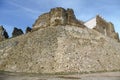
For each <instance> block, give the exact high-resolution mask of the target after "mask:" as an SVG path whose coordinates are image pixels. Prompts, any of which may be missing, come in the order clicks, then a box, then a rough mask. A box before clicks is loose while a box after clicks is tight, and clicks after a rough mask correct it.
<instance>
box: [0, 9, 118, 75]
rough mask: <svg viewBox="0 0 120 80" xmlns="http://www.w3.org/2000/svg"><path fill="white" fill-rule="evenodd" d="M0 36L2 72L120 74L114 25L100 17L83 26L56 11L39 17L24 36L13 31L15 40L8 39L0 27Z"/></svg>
mask: <svg viewBox="0 0 120 80" xmlns="http://www.w3.org/2000/svg"><path fill="white" fill-rule="evenodd" d="M0 33H1V34H0V41H1V42H0V70H2V71H10V72H28V73H70V72H71V73H73V72H76V73H81V72H97V71H99V72H101V71H118V70H120V43H118V42H117V41H118V40H119V37H118V34H117V33H116V32H115V30H114V26H113V24H112V23H109V22H107V21H105V20H104V19H103V18H101V17H100V16H96V17H95V18H93V19H91V20H89V21H87V22H82V21H80V20H78V19H76V17H75V15H74V12H73V10H72V9H67V10H66V9H63V8H60V7H58V8H53V9H51V10H50V12H48V13H45V14H43V15H41V16H39V17H38V19H37V20H36V21H35V23H34V25H33V27H32V29H31V28H29V27H27V28H26V34H23V31H22V30H21V29H18V28H14V30H13V32H12V37H14V38H10V39H7V38H8V36H7V35H6V30H5V29H4V28H3V27H1V28H0ZM20 35H21V36H20ZM17 36H18V37H17ZM5 39H7V40H5ZM3 40H4V41H3Z"/></svg>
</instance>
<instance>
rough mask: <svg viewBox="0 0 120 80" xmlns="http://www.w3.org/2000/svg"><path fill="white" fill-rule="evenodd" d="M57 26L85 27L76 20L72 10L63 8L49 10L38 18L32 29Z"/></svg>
mask: <svg viewBox="0 0 120 80" xmlns="http://www.w3.org/2000/svg"><path fill="white" fill-rule="evenodd" d="M57 25H74V26H78V27H82V28H83V27H85V26H84V25H83V23H82V22H81V21H79V20H77V19H76V17H75V15H74V11H73V10H72V9H67V10H65V9H64V8H61V7H57V8H53V9H51V10H50V12H48V13H45V14H43V15H41V16H39V18H38V19H37V20H36V21H35V23H34V25H33V29H34V28H40V27H48V26H57Z"/></svg>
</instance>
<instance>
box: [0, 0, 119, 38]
mask: <svg viewBox="0 0 120 80" xmlns="http://www.w3.org/2000/svg"><path fill="white" fill-rule="evenodd" d="M55 7H63V8H65V9H67V8H72V9H73V10H74V13H75V15H76V17H77V19H79V20H82V21H84V22H86V21H88V20H90V19H91V18H93V17H95V16H96V15H98V14H99V15H100V16H102V17H103V18H104V19H105V20H107V21H108V22H112V23H113V24H114V26H115V30H116V32H118V33H119V34H120V28H119V27H120V10H119V9H120V0H0V25H3V26H4V28H5V29H6V31H7V32H8V33H9V36H11V33H12V31H13V28H14V27H17V28H20V29H22V30H23V31H25V29H26V27H27V26H29V27H32V25H33V24H34V22H35V20H36V19H37V18H38V16H40V15H41V14H43V13H46V12H49V11H50V9H51V8H55Z"/></svg>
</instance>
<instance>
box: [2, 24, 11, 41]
mask: <svg viewBox="0 0 120 80" xmlns="http://www.w3.org/2000/svg"><path fill="white" fill-rule="evenodd" d="M7 38H9V36H8V33H7V32H6V30H5V29H4V28H3V26H0V41H3V40H4V39H7Z"/></svg>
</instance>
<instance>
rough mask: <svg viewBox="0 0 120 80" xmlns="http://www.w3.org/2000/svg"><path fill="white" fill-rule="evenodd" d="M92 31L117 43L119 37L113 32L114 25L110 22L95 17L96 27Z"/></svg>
mask: <svg viewBox="0 0 120 80" xmlns="http://www.w3.org/2000/svg"><path fill="white" fill-rule="evenodd" d="M94 29H95V30H97V31H98V32H100V33H102V34H104V35H106V36H108V37H111V38H113V39H116V40H118V41H119V35H118V33H116V32H115V29H114V25H113V24H112V23H111V22H107V21H105V20H104V19H103V18H101V17H100V16H96V27H95V28H94Z"/></svg>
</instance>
